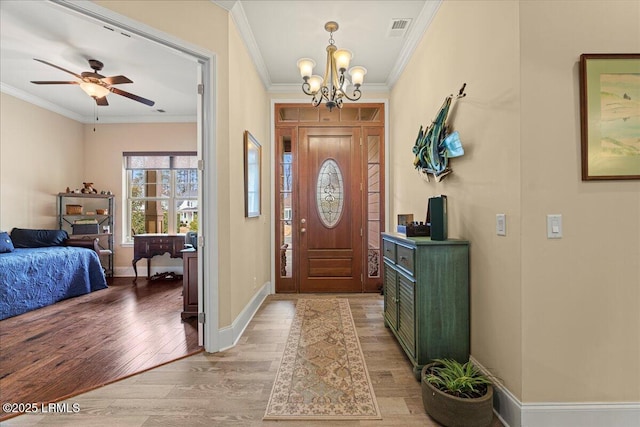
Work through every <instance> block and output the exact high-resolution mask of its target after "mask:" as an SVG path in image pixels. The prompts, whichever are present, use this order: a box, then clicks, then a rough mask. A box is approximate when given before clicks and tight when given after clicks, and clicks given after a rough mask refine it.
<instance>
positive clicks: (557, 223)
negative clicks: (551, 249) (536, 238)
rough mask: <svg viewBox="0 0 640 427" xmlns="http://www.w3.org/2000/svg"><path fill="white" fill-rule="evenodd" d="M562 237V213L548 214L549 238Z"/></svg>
mask: <svg viewBox="0 0 640 427" xmlns="http://www.w3.org/2000/svg"><path fill="white" fill-rule="evenodd" d="M561 238H562V215H560V214H556V215H547V239H561Z"/></svg>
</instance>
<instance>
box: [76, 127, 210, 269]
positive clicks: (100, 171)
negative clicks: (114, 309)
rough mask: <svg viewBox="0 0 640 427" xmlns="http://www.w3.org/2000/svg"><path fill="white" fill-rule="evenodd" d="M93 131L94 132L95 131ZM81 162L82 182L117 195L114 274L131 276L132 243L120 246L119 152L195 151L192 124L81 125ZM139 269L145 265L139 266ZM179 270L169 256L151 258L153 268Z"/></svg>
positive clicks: (179, 263) (121, 196)
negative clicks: (166, 267) (82, 150)
mask: <svg viewBox="0 0 640 427" xmlns="http://www.w3.org/2000/svg"><path fill="white" fill-rule="evenodd" d="M94 128H95V131H94ZM83 136H84V138H83V140H84V153H85V156H84V162H83V165H84V166H83V167H82V172H83V175H82V181H81V182H83V181H90V182H93V183H94V186H95V188H96V189H97V190H110V191H112V192H113V193H114V194H115V195H116V199H115V200H116V209H115V217H114V219H115V224H116V226H115V230H114V231H115V240H114V242H115V248H114V249H115V251H114V252H115V253H114V266H115V270H116V275H132V274H133V273H132V270H131V260H132V259H133V248H132V246H131V244H125V245H124V246H123V245H122V238H123V232H124V231H125V230H124V229H123V224H124V223H125V222H124V219H125V217H124V213H125V205H124V203H125V185H126V182H125V181H124V176H123V172H122V153H123V152H125V151H196V150H197V148H198V146H197V128H196V124H195V123H137V124H106V125H97V126H94V125H84V135H83ZM139 266H140V267H143V266H145V267H146V262H144V261H143V262H141V263H139ZM158 266H169V267H174V268H173V269H174V270H175V267H180V268H181V267H182V260H180V259H171V258H170V257H169V255H168V254H167V255H164V256H163V257H162V258H161V257H154V258H153V267H158ZM138 270H139V269H138Z"/></svg>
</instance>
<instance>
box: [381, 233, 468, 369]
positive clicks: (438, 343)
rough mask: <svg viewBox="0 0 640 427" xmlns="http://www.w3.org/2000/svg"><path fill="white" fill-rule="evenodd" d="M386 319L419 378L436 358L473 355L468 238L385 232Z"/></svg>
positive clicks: (456, 357)
mask: <svg viewBox="0 0 640 427" xmlns="http://www.w3.org/2000/svg"><path fill="white" fill-rule="evenodd" d="M382 246H383V254H384V322H385V326H387V327H389V328H390V329H391V331H392V332H393V334H394V335H395V336H396V338H397V339H398V341H399V342H400V344H401V346H402V348H403V349H404V351H405V353H406V354H407V356H408V357H409V359H410V360H411V363H412V364H413V373H414V375H415V376H416V378H417V379H418V380H419V379H420V373H421V370H422V367H423V366H424V365H426V364H428V363H429V362H430V361H431V360H432V359H436V358H451V359H455V360H458V361H459V362H466V361H468V360H469V339H470V338H469V243H468V242H467V241H464V240H444V241H432V240H431V239H430V238H429V237H405V236H404V235H401V234H395V233H382Z"/></svg>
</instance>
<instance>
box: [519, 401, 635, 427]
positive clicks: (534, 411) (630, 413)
mask: <svg viewBox="0 0 640 427" xmlns="http://www.w3.org/2000/svg"><path fill="white" fill-rule="evenodd" d="M538 426H544V427H605V426H606V427H638V426H640V403H525V404H523V405H522V427H538Z"/></svg>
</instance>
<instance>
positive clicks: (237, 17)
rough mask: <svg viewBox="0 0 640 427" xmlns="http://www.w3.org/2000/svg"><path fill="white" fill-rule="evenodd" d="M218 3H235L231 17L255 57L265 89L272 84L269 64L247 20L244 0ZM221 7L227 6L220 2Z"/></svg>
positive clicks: (231, 10) (253, 57)
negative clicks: (243, 4) (263, 56)
mask: <svg viewBox="0 0 640 427" xmlns="http://www.w3.org/2000/svg"><path fill="white" fill-rule="evenodd" d="M214 3H216V4H220V3H234V4H233V6H232V7H231V9H229V10H230V12H231V18H232V19H233V22H234V23H235V25H236V28H237V29H238V32H239V33H240V38H241V39H242V41H243V42H244V45H245V46H246V48H247V50H248V51H249V56H250V57H251V59H253V65H254V66H255V67H256V71H257V72H258V75H259V76H260V79H261V80H262V84H263V85H264V87H265V89H267V88H269V87H270V86H271V76H270V75H269V71H268V70H267V66H266V65H265V63H264V59H263V58H262V54H261V53H260V49H259V48H258V43H256V39H255V37H254V36H253V31H251V26H250V25H249V21H248V20H247V15H246V14H245V13H244V8H243V7H242V2H240V1H235V2H230V1H228V2H219V1H216V2H214ZM220 6H221V7H225V6H223V5H221V4H220Z"/></svg>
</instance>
